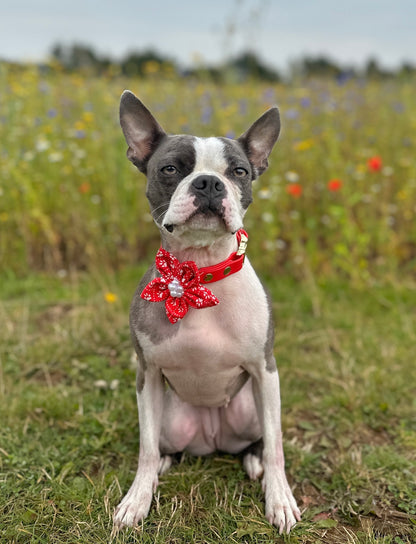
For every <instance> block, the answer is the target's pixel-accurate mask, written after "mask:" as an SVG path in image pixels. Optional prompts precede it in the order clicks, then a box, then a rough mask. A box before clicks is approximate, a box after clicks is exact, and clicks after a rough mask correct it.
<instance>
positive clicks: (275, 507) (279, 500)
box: [263, 481, 301, 534]
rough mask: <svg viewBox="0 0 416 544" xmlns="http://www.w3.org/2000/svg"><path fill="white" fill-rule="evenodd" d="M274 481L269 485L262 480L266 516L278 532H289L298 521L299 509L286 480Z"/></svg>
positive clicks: (299, 517)
mask: <svg viewBox="0 0 416 544" xmlns="http://www.w3.org/2000/svg"><path fill="white" fill-rule="evenodd" d="M276 483H277V482H274V485H273V484H272V485H270V483H269V484H268V483H267V482H263V485H264V487H265V498H266V518H267V520H268V521H269V522H270V523H271V524H272V525H275V526H276V527H277V528H278V529H279V534H282V533H284V532H286V533H289V532H290V530H291V529H292V527H293V526H294V525H295V524H296V522H297V521H300V519H301V515H300V510H299V508H298V507H297V504H296V501H295V498H294V497H293V494H292V491H291V490H290V487H289V485H288V484H287V483H286V482H284V483H283V482H281V481H280V482H279V484H278V485H276Z"/></svg>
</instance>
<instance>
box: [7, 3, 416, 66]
mask: <svg viewBox="0 0 416 544" xmlns="http://www.w3.org/2000/svg"><path fill="white" fill-rule="evenodd" d="M1 4H2V5H0V58H2V59H7V60H17V61H28V60H29V61H40V60H45V59H46V58H47V57H48V54H49V52H50V51H51V48H52V46H53V45H54V44H56V43H61V44H65V45H70V44H72V43H75V42H76V43H81V44H84V45H88V46H92V47H93V48H94V49H95V50H96V51H97V53H99V54H102V55H108V56H110V57H113V58H115V59H117V58H121V57H122V56H123V55H125V54H126V53H128V52H130V51H143V50H145V49H149V48H152V49H154V50H156V51H157V52H159V53H161V54H164V55H167V56H170V57H172V58H173V59H175V60H177V61H178V62H179V63H180V64H181V65H182V66H184V67H189V66H192V65H194V64H195V62H204V63H207V64H217V63H220V62H222V61H224V60H226V59H227V58H229V57H231V56H233V55H236V54H238V53H239V52H241V51H244V50H248V49H250V50H252V51H254V52H255V53H257V54H258V55H259V56H260V57H261V58H262V59H263V60H264V61H266V62H267V64H268V65H270V66H271V67H272V68H275V69H285V68H287V67H288V65H289V63H291V62H293V61H296V60H297V59H299V58H301V57H303V56H305V55H309V56H316V55H321V54H323V55H326V56H328V57H329V58H331V59H333V60H334V61H337V62H339V63H342V64H354V65H355V66H358V67H360V66H364V64H365V62H366V60H367V59H368V58H370V57H372V58H376V59H377V60H378V62H379V63H380V64H381V65H382V66H383V67H385V68H395V67H397V66H399V65H400V64H401V63H402V62H404V61H407V62H411V63H413V64H416V32H415V21H416V0H349V1H342V0H285V1H283V0H205V1H198V0H183V1H179V0H176V1H174V2H173V1H168V0H153V1H151V0H147V1H141V0H134V1H133V0H118V1H114V0H113V1H110V0H99V1H98V0H71V1H68V0H61V1H57V0H36V1H33V0H14V1H13V2H6V1H3V2H2V3H1Z"/></svg>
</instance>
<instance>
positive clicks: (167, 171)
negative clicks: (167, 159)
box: [161, 164, 178, 176]
mask: <svg viewBox="0 0 416 544" xmlns="http://www.w3.org/2000/svg"><path fill="white" fill-rule="evenodd" d="M177 171H178V170H177V169H176V168H175V167H174V166H173V165H172V164H168V165H167V166H164V167H163V168H162V170H161V172H162V173H163V174H166V175H167V176H173V175H174V174H176V173H177Z"/></svg>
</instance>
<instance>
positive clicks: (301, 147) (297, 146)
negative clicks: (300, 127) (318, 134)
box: [293, 138, 314, 151]
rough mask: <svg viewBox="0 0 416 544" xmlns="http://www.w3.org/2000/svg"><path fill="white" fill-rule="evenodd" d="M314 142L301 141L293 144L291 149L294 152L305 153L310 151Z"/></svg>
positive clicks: (310, 140) (309, 140)
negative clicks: (307, 150)
mask: <svg viewBox="0 0 416 544" xmlns="http://www.w3.org/2000/svg"><path fill="white" fill-rule="evenodd" d="M313 144H314V141H313V139H312V138H309V139H307V140H301V141H299V142H295V143H294V144H293V149H294V150H295V151H305V150H306V149H310V148H311V147H313Z"/></svg>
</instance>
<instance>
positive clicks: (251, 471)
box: [243, 453, 264, 480]
mask: <svg viewBox="0 0 416 544" xmlns="http://www.w3.org/2000/svg"><path fill="white" fill-rule="evenodd" d="M243 467H244V470H245V471H246V472H247V474H248V477H249V478H250V480H258V479H259V478H260V477H261V476H263V472H264V469H263V463H262V462H261V461H260V459H259V457H258V456H257V455H254V454H253V453H247V454H246V455H245V456H244V459H243Z"/></svg>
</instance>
